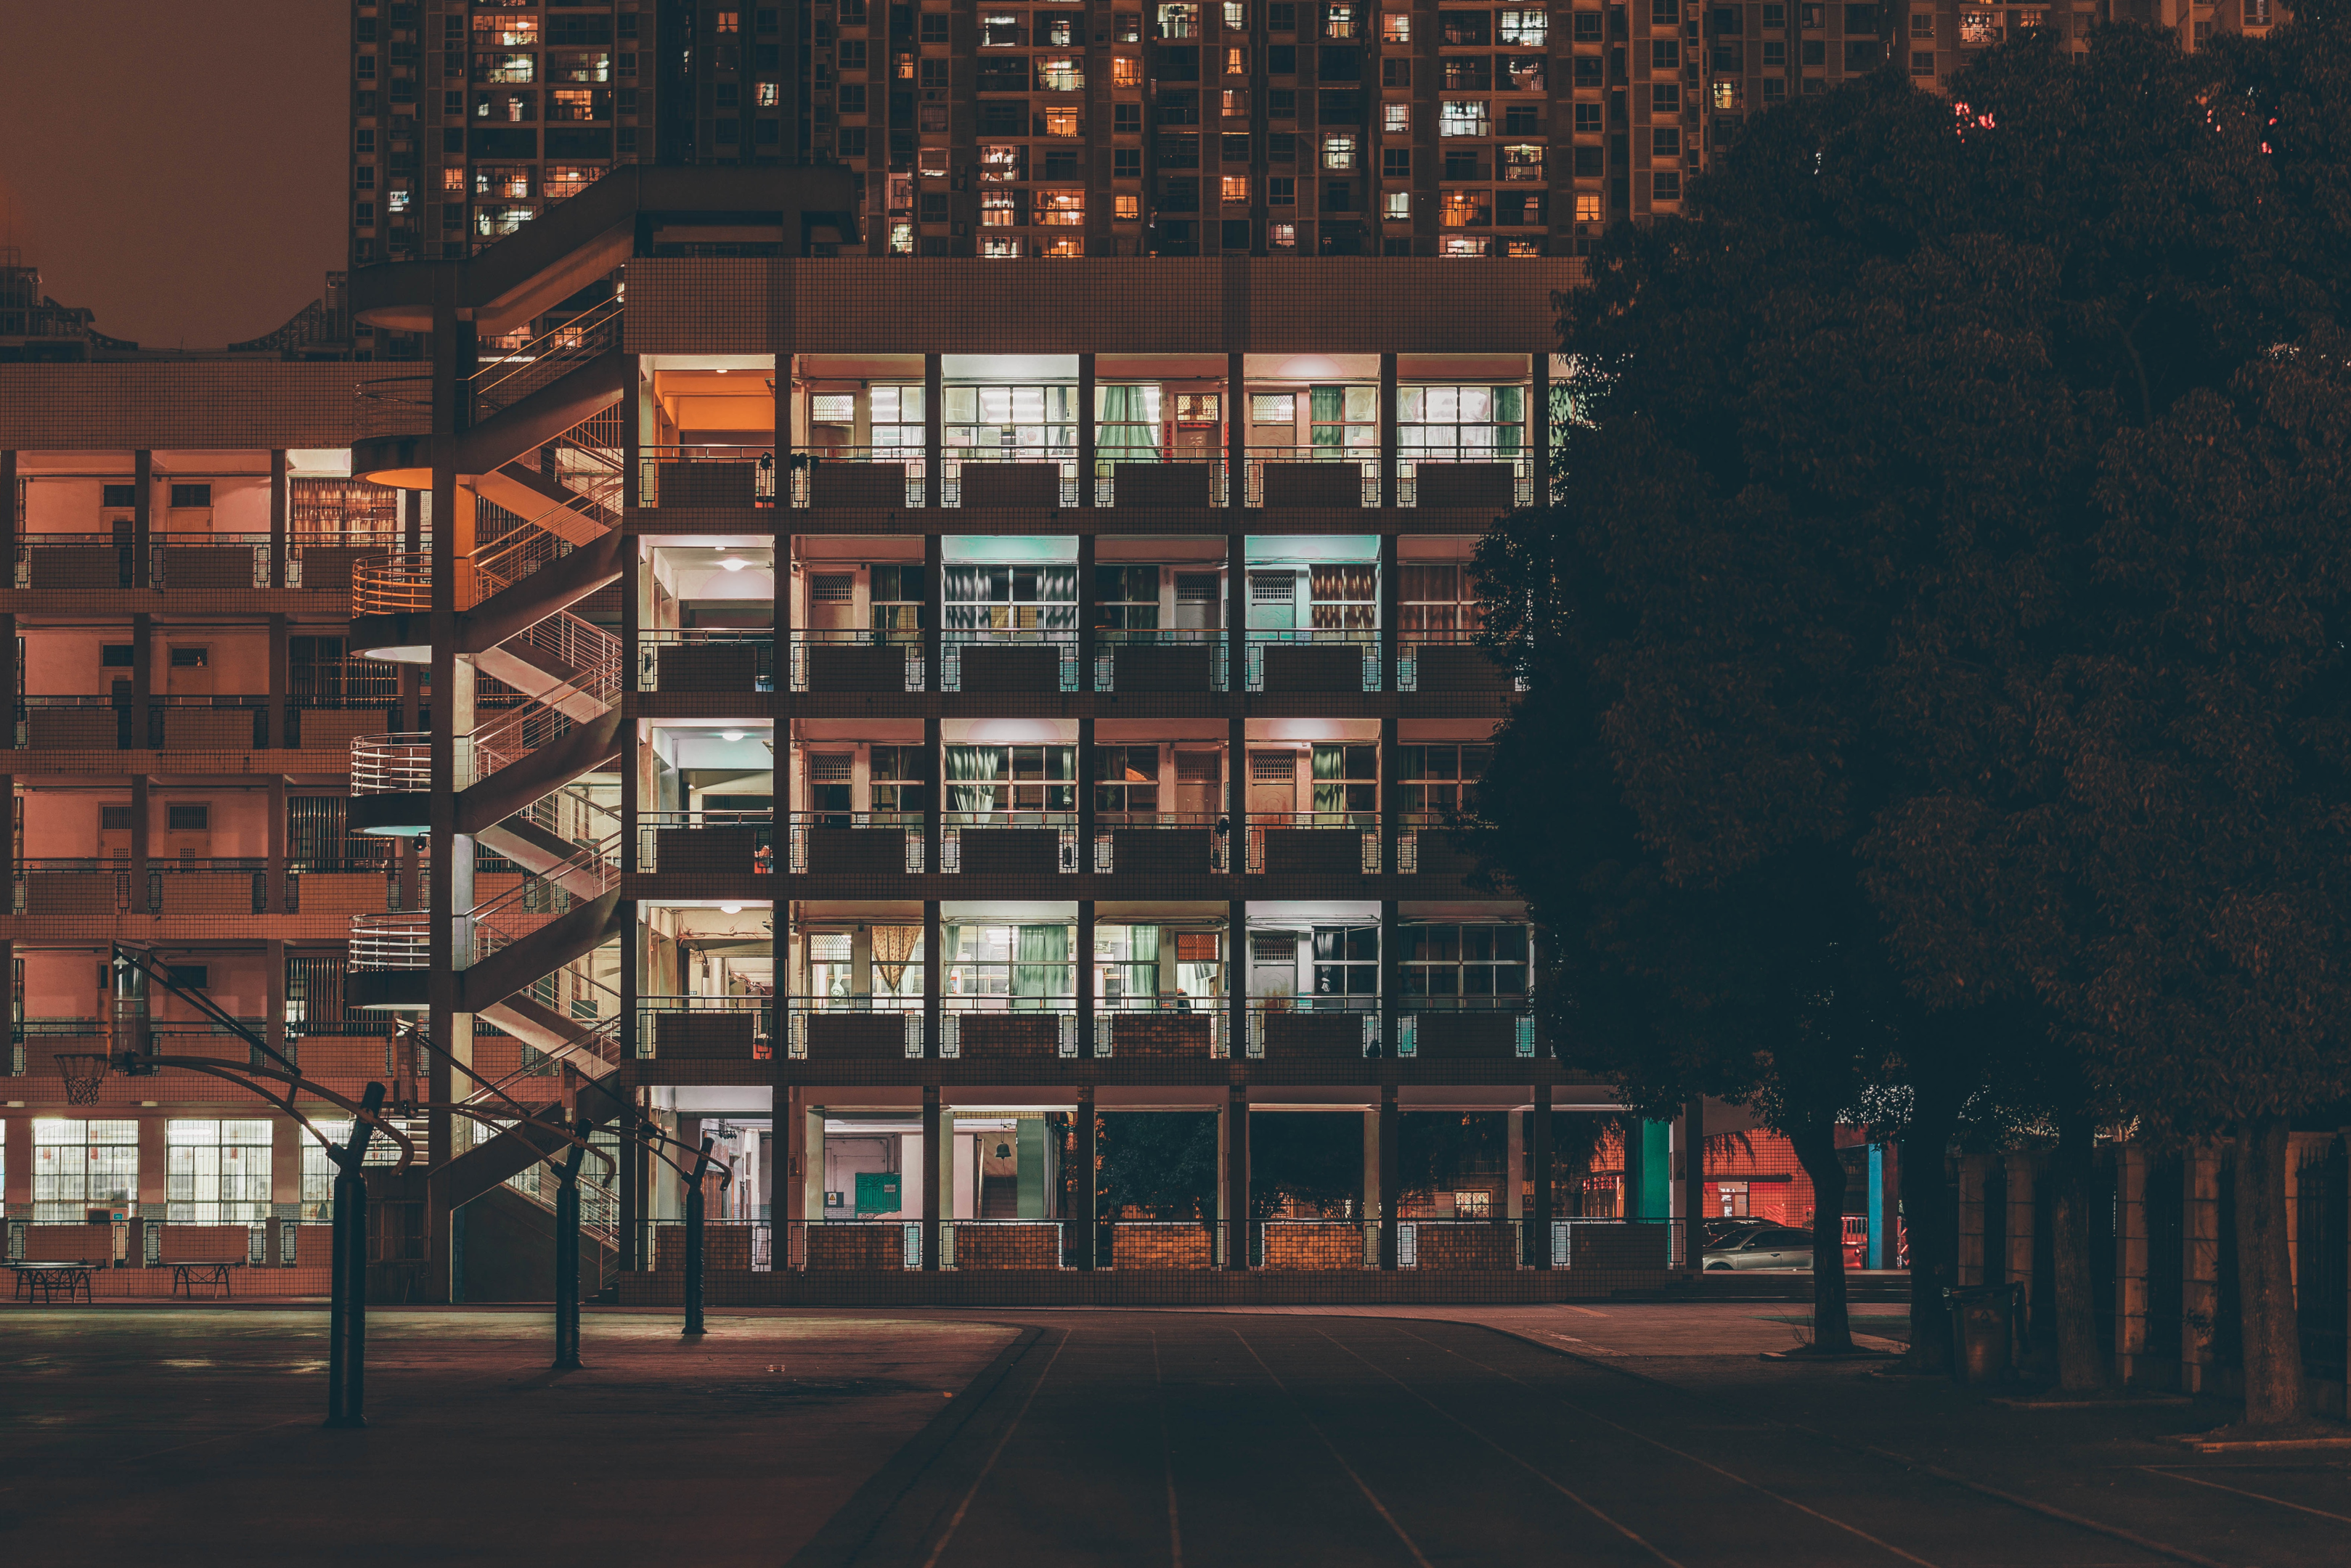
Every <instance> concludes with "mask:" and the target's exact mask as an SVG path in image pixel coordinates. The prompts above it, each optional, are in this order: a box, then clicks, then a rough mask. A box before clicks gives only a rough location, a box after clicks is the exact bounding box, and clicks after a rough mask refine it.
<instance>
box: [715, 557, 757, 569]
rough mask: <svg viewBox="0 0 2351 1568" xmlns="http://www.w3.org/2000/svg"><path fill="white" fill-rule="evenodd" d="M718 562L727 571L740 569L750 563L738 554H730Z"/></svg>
mask: <svg viewBox="0 0 2351 1568" xmlns="http://www.w3.org/2000/svg"><path fill="white" fill-rule="evenodd" d="M718 564H719V565H720V566H723V567H725V568H726V570H728V571H740V570H743V569H744V568H745V567H747V566H748V565H750V564H751V563H750V562H749V561H747V560H745V559H743V558H742V557H741V556H739V555H730V556H728V557H727V558H726V559H725V560H722V561H720V562H719V563H718Z"/></svg>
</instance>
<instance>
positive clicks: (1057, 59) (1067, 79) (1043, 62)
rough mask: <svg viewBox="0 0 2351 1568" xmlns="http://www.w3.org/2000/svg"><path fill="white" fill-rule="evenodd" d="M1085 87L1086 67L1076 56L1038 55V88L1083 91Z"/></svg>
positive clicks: (1052, 90)
mask: <svg viewBox="0 0 2351 1568" xmlns="http://www.w3.org/2000/svg"><path fill="white" fill-rule="evenodd" d="M1037 89H1038V90H1039V91H1040V92H1083V91H1084V90H1085V89H1086V72H1085V67H1084V65H1083V64H1082V63H1081V61H1080V60H1079V59H1078V57H1076V56H1074V55H1040V56H1038V57H1037Z"/></svg>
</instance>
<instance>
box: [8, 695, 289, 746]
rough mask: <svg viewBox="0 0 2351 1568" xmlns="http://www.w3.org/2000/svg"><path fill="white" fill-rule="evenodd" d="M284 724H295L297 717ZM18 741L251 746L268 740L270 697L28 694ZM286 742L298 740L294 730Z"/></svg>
mask: <svg viewBox="0 0 2351 1568" xmlns="http://www.w3.org/2000/svg"><path fill="white" fill-rule="evenodd" d="M287 728H288V730H289V731H297V732H298V726H297V723H296V721H295V719H294V717H293V716H292V715H291V714H290V713H289V714H288V715H287ZM14 744H15V745H16V746H17V747H26V748H30V749H34V750H75V751H162V750H166V749H168V750H172V751H247V750H264V749H266V748H267V747H268V746H269V744H270V736H269V699H268V698H266V697H256V696H203V697H197V696H176V697H149V698H148V699H147V700H146V701H144V702H132V701H130V700H128V699H118V698H115V697H111V696H29V697H19V698H18V699H17V700H16V734H15V737H14ZM284 744H286V745H288V746H292V745H297V744H298V741H297V740H296V739H294V738H292V737H290V736H289V737H288V738H287V740H286V741H285V742H284Z"/></svg>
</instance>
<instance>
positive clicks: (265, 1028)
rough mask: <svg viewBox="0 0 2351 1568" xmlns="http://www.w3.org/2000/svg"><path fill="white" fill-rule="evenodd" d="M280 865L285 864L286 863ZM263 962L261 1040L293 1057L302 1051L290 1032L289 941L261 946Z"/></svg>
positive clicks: (280, 939)
mask: <svg viewBox="0 0 2351 1568" xmlns="http://www.w3.org/2000/svg"><path fill="white" fill-rule="evenodd" d="M279 863H283V862H282V861H281V862H279ZM261 961H262V963H263V964H265V965H266V966H267V967H268V973H267V974H266V975H264V976H263V977H262V985H263V987H264V988H265V994H266V997H267V998H268V1000H267V1001H266V1003H265V1004H264V1012H263V1016H262V1020H261V1038H262V1040H263V1042H264V1043H266V1045H267V1046H268V1047H269V1049H270V1050H272V1051H277V1053H278V1054H279V1055H281V1056H286V1057H292V1056H293V1055H294V1051H296V1050H297V1049H298V1047H296V1046H295V1045H294V1044H293V1042H292V1041H291V1040H288V1038H287V1032H286V940H285V938H284V937H282V936H273V937H271V938H270V939H269V940H268V941H266V942H264V943H263V944H262V945H261Z"/></svg>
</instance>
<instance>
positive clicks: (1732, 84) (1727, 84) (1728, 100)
mask: <svg viewBox="0 0 2351 1568" xmlns="http://www.w3.org/2000/svg"><path fill="white" fill-rule="evenodd" d="M1927 74H1928V75H1929V76H1932V75H1933V74H1934V72H1933V71H1932V70H1931V69H1930V70H1928V73H1927ZM1714 107H1715V108H1717V109H1737V108H1738V107H1739V83H1738V80H1737V79H1736V78H1717V79H1716V81H1715V83H1714Z"/></svg>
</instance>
